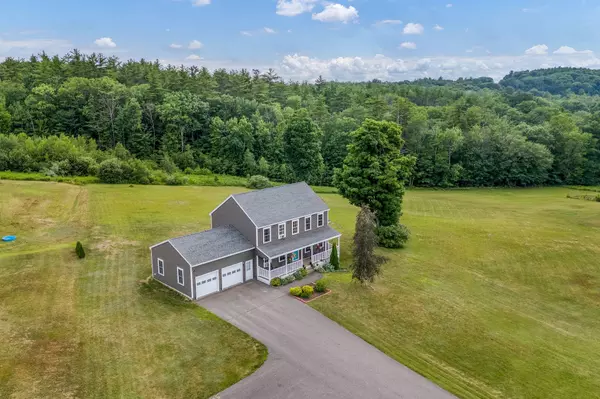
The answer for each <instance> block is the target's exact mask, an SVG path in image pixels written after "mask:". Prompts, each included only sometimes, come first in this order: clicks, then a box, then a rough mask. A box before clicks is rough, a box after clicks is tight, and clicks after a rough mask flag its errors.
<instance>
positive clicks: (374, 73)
mask: <svg viewBox="0 0 600 399" xmlns="http://www.w3.org/2000/svg"><path fill="white" fill-rule="evenodd" d="M599 20H600V2H598V1H593V0H570V1H567V0H564V1H563V0H546V1H537V0H489V1H488V0H485V1H484V0H477V1H475V0H447V1H441V0H333V1H327V0H104V1H93V2H92V1H83V0H53V1H50V0H2V7H1V12H0V59H2V58H5V57H9V56H10V57H28V56H29V55H30V54H32V53H37V52H39V51H42V50H45V51H46V52H47V53H50V54H61V55H62V54H64V53H65V52H67V51H68V50H69V49H72V48H78V49H80V50H82V51H85V52H92V51H96V52H103V53H105V54H114V55H117V56H119V57H120V58H122V59H129V58H136V59H139V58H142V57H144V58H146V59H152V60H154V59H159V60H161V62H163V63H172V64H184V65H192V64H194V65H202V66H207V67H208V68H210V69H214V68H219V67H223V68H227V69H231V68H249V69H251V68H258V69H266V68H269V67H273V68H275V69H276V70H277V71H278V72H279V74H280V75H281V76H283V77H285V78H286V79H294V80H304V79H307V80H312V79H314V78H316V77H317V76H318V75H323V76H324V77H325V78H327V79H337V80H353V81H356V80H369V79H374V78H378V79H383V80H405V79H414V78H419V77H435V78H437V77H439V76H443V77H446V78H457V77H460V76H463V77H472V76H491V77H493V78H495V79H499V78H501V77H502V76H503V75H505V74H506V73H507V72H508V71H510V70H522V69H532V68H544V67H551V66H558V65H562V66H583V67H590V68H600V58H598V56H597V55H596V54H597V53H598V54H600V48H598V46H599V43H600V40H599V39H600V24H599V23H598V22H597V21H599Z"/></svg>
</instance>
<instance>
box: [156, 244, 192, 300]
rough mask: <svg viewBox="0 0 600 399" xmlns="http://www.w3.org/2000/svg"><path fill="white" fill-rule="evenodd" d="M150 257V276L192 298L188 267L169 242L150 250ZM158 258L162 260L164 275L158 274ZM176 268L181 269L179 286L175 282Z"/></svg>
mask: <svg viewBox="0 0 600 399" xmlns="http://www.w3.org/2000/svg"><path fill="white" fill-rule="evenodd" d="M150 252H151V256H152V276H153V277H154V278H155V279H157V280H158V281H160V282H162V283H164V284H166V285H168V286H169V287H171V288H173V289H174V290H177V291H179V292H181V293H183V294H185V295H187V296H189V297H192V290H191V287H192V283H191V280H192V279H191V278H190V265H189V264H188V263H187V262H186V260H185V259H183V257H182V256H181V255H179V253H178V252H177V251H176V250H175V248H173V246H172V245H171V244H170V243H169V242H165V243H163V244H160V245H158V246H156V247H154V248H152V249H151V250H150ZM158 258H160V259H162V260H163V262H164V265H165V275H164V276H161V275H160V274H158ZM177 267H180V268H182V269H183V276H184V278H183V282H184V285H180V284H179V283H178V282H177Z"/></svg>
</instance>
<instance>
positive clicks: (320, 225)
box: [317, 212, 325, 227]
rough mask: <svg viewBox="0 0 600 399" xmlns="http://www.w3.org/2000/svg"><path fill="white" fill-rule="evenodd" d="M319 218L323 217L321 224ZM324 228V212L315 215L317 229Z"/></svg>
mask: <svg viewBox="0 0 600 399" xmlns="http://www.w3.org/2000/svg"><path fill="white" fill-rule="evenodd" d="M319 216H322V217H323V219H322V220H323V223H321V224H319ZM323 226H325V212H319V213H317V227H323Z"/></svg>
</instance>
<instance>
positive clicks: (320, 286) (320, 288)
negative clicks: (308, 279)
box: [315, 279, 327, 292]
mask: <svg viewBox="0 0 600 399" xmlns="http://www.w3.org/2000/svg"><path fill="white" fill-rule="evenodd" d="M315 291H317V292H325V291H327V283H326V282H325V280H323V279H321V280H317V282H316V283H315Z"/></svg>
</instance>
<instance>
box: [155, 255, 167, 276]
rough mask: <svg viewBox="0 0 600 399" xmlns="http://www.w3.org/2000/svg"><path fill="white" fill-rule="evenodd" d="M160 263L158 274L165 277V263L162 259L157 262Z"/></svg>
mask: <svg viewBox="0 0 600 399" xmlns="http://www.w3.org/2000/svg"><path fill="white" fill-rule="evenodd" d="M156 261H157V263H158V266H157V269H158V274H160V275H161V276H164V275H165V262H163V260H162V259H157V260H156Z"/></svg>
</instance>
